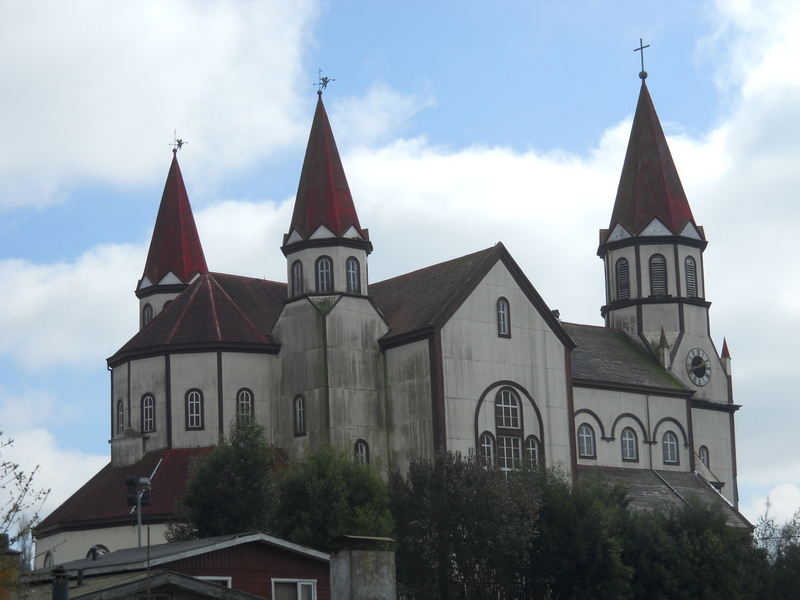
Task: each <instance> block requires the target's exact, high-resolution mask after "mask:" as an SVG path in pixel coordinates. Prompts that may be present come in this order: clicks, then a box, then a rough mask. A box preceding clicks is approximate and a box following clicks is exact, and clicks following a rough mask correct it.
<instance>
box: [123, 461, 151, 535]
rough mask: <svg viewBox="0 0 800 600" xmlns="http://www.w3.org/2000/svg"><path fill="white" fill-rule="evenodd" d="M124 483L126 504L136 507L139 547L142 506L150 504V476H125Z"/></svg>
mask: <svg viewBox="0 0 800 600" xmlns="http://www.w3.org/2000/svg"><path fill="white" fill-rule="evenodd" d="M125 485H126V486H127V487H128V499H127V501H128V506H135V507H136V528H137V532H138V534H139V547H140V548H141V547H142V507H143V506H150V504H152V498H151V497H150V478H149V477H134V476H131V477H126V478H125Z"/></svg>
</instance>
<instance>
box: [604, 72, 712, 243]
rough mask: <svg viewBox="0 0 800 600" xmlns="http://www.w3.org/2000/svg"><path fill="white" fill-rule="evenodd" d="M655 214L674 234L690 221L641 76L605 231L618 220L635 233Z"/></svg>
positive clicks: (685, 200) (651, 219)
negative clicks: (607, 226)
mask: <svg viewBox="0 0 800 600" xmlns="http://www.w3.org/2000/svg"><path fill="white" fill-rule="evenodd" d="M655 218H657V219H658V220H659V221H660V222H661V223H662V224H663V225H664V226H665V227H666V228H667V229H668V230H669V231H670V232H671V233H673V234H674V235H678V234H679V233H680V232H681V230H682V229H683V227H684V225H685V224H686V222H687V221H691V222H692V223H694V218H693V217H692V209H691V208H690V207H689V201H688V200H687V199H686V194H685V192H684V191H683V186H682V185H681V180H680V178H679V177H678V171H677V169H676V168H675V163H674V162H673V160H672V155H671V154H670V152H669V147H668V146H667V139H666V137H665V136H664V131H663V129H662V128H661V123H660V122H659V120H658V115H656V109H655V107H654V106H653V101H652V100H651V99H650V93H649V92H648V90H647V85H646V84H645V82H644V80H642V89H641V92H640V93H639V102H638V104H637V106H636V114H635V115H634V117H633V127H632V128H631V137H630V140H629V141H628V150H627V153H626V154H625V162H624V163H623V166H622V175H621V176H620V181H619V188H618V189H617V198H616V201H615V203H614V212H613V214H612V215H611V224H610V225H609V228H608V233H609V234H610V233H611V231H612V230H613V229H614V227H615V225H616V224H617V223H619V224H620V225H622V226H623V227H624V228H625V229H626V230H627V231H628V232H629V233H631V234H633V235H639V234H640V233H641V232H642V230H643V229H644V228H645V227H647V226H648V225H649V224H650V223H651V222H652V221H653V219H655ZM701 235H702V232H701Z"/></svg>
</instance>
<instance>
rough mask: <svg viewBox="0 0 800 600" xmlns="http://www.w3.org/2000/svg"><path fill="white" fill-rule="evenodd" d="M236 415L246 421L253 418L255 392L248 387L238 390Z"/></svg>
mask: <svg viewBox="0 0 800 600" xmlns="http://www.w3.org/2000/svg"><path fill="white" fill-rule="evenodd" d="M236 416H237V417H238V418H240V419H242V420H244V421H245V422H250V421H252V420H253V392H251V391H250V390H248V389H247V388H242V389H240V390H239V391H238V392H236Z"/></svg>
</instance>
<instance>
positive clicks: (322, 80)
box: [314, 68, 336, 96]
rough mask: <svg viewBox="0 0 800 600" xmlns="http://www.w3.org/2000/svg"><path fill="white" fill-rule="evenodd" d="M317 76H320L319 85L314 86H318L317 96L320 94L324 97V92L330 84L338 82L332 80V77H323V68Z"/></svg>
mask: <svg viewBox="0 0 800 600" xmlns="http://www.w3.org/2000/svg"><path fill="white" fill-rule="evenodd" d="M317 74H318V76H319V81H318V82H317V83H315V84H314V85H315V86H317V94H319V95H320V96H322V90H324V89H325V88H327V87H328V84H329V83H330V82H331V81H336V80H335V79H331V78H330V77H325V76H323V75H322V68H320V69H319V70H318V71H317Z"/></svg>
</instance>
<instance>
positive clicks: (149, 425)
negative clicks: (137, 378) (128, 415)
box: [142, 394, 156, 433]
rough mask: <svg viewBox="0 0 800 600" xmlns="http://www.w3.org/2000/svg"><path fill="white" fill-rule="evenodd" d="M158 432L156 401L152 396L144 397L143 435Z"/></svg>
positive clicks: (146, 395)
mask: <svg viewBox="0 0 800 600" xmlns="http://www.w3.org/2000/svg"><path fill="white" fill-rule="evenodd" d="M155 430H156V400H155V398H153V396H152V394H145V395H144V396H142V433H148V432H150V431H155Z"/></svg>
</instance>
